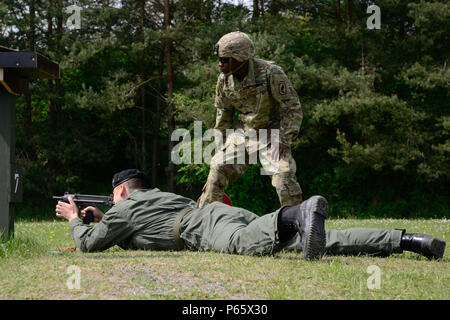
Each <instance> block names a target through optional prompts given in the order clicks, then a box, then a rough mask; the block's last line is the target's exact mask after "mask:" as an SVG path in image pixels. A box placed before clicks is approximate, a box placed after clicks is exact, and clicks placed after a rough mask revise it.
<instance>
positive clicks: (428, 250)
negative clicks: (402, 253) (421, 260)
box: [400, 233, 445, 259]
mask: <svg viewBox="0 0 450 320" xmlns="http://www.w3.org/2000/svg"><path fill="white" fill-rule="evenodd" d="M400 247H401V248H402V249H403V250H407V251H412V252H415V253H418V254H421V255H424V256H425V257H427V258H428V259H442V256H443V255H444V251H445V241H444V240H441V239H439V238H436V237H433V236H430V235H428V234H420V233H403V235H402V240H401V242H400Z"/></svg>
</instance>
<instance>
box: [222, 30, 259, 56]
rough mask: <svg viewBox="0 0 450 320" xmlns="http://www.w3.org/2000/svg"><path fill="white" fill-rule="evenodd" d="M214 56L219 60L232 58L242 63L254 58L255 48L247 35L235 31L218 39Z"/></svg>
mask: <svg viewBox="0 0 450 320" xmlns="http://www.w3.org/2000/svg"><path fill="white" fill-rule="evenodd" d="M214 54H215V55H217V56H218V57H220V58H234V59H236V60H237V61H239V62H242V61H246V60H248V59H250V58H251V57H253V56H254V54H255V46H254V45H253V41H252V40H251V39H250V38H249V36H248V35H246V34H245V33H243V32H240V31H235V32H230V33H227V34H226V35H224V36H223V37H222V38H220V40H219V41H218V42H217V43H216V46H215V48H214Z"/></svg>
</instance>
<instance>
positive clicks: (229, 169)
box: [199, 32, 303, 207]
mask: <svg viewBox="0 0 450 320" xmlns="http://www.w3.org/2000/svg"><path fill="white" fill-rule="evenodd" d="M214 53H215V55H217V56H218V57H219V69H220V71H221V74H220V75H219V78H218V81H217V87H216V98H215V103H214V105H215V107H216V109H217V115H216V125H215V129H217V130H220V131H221V132H222V135H223V136H224V137H225V134H226V130H227V129H239V130H237V132H236V133H235V134H233V135H232V136H231V137H230V136H228V137H226V138H227V140H226V143H225V144H224V146H223V147H222V148H221V150H219V151H218V152H217V153H216V155H215V156H214V157H213V158H212V160H211V163H210V171H209V175H208V180H207V182H206V184H205V186H204V188H203V193H202V195H201V197H200V199H199V207H203V206H204V205H206V204H208V203H211V202H213V201H220V202H221V201H222V199H223V196H224V189H225V187H226V186H227V185H228V184H229V183H231V182H233V181H234V180H236V179H237V178H238V177H239V176H240V175H242V174H243V173H244V172H245V170H246V169H247V167H248V163H239V161H237V162H238V163H236V161H234V160H237V158H238V156H236V155H235V154H234V148H227V147H228V146H230V144H234V145H236V146H239V145H241V146H242V144H244V146H245V150H246V152H247V154H248V155H251V154H254V152H256V151H259V155H260V162H261V165H262V167H263V169H264V170H265V172H266V174H269V175H271V178H272V185H273V186H274V187H275V189H276V191H277V194H278V197H279V200H280V203H281V206H286V205H297V204H299V203H301V202H302V190H301V188H300V185H299V183H298V182H297V178H296V176H295V171H296V163H295V160H294V158H293V157H292V154H291V148H290V146H291V143H292V140H293V139H295V137H296V136H297V134H298V131H299V129H300V125H301V122H302V118H303V114H302V109H301V105H300V101H299V99H298V95H297V93H296V92H295V90H294V88H293V86H292V84H291V82H290V81H289V79H288V78H287V76H286V74H285V73H284V72H283V70H282V68H281V67H279V66H278V65H276V64H275V63H274V62H272V61H265V60H262V59H256V58H254V57H253V56H254V53H255V48H254V45H253V42H252V40H251V39H250V38H249V37H248V36H247V35H246V34H245V33H243V32H231V33H228V34H226V35H224V36H223V37H222V38H221V39H220V40H219V42H217V44H216V46H215V52H214ZM235 113H237V115H238V116H237V119H236V121H235ZM260 129H266V130H267V131H268V133H267V136H268V137H271V139H270V141H269V142H268V143H261V139H260V141H258V142H256V145H255V144H254V143H253V144H252V142H251V141H250V142H249V141H248V139H247V141H246V140H245V137H252V135H254V132H258V131H259V130H260ZM273 129H277V130H278V131H277V130H273ZM252 132H253V133H252ZM274 133H275V134H274ZM276 133H278V135H277V134H276ZM250 140H251V139H250ZM267 140H269V139H267ZM225 149H226V150H225ZM229 149H231V152H230V151H229ZM238 150H239V147H238ZM274 167H275V168H276V170H273V168H274Z"/></svg>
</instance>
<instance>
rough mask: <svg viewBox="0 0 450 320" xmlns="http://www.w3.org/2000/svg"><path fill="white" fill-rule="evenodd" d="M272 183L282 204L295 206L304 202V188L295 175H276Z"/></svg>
mask: <svg viewBox="0 0 450 320" xmlns="http://www.w3.org/2000/svg"><path fill="white" fill-rule="evenodd" d="M272 185H273V186H274V187H275V189H276V191H277V194H278V198H279V200H280V204H281V206H286V205H289V206H294V205H297V204H300V203H301V202H302V200H303V199H302V188H301V187H300V184H299V183H298V182H297V178H296V177H295V176H293V175H274V176H273V177H272Z"/></svg>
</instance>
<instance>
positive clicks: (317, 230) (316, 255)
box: [278, 196, 328, 260]
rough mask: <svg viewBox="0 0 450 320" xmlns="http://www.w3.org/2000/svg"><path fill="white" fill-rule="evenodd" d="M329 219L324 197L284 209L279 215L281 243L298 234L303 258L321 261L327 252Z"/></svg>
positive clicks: (317, 197) (315, 197)
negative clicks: (326, 221)
mask: <svg viewBox="0 0 450 320" xmlns="http://www.w3.org/2000/svg"><path fill="white" fill-rule="evenodd" d="M327 217H328V203H327V200H326V199H325V198H324V197H322V196H314V197H311V198H309V199H308V200H306V201H304V202H302V203H301V204H299V205H296V206H291V207H285V208H283V209H282V210H281V212H280V214H279V215H278V230H279V237H280V242H284V241H287V240H289V239H290V238H292V237H293V236H294V235H295V233H296V232H298V233H299V234H300V236H301V239H302V250H303V256H304V257H305V258H306V259H309V260H315V259H320V258H321V257H322V255H323V253H324V251H325V242H326V235H325V219H326V218H327Z"/></svg>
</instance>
